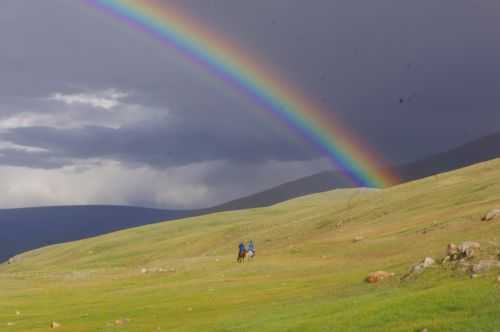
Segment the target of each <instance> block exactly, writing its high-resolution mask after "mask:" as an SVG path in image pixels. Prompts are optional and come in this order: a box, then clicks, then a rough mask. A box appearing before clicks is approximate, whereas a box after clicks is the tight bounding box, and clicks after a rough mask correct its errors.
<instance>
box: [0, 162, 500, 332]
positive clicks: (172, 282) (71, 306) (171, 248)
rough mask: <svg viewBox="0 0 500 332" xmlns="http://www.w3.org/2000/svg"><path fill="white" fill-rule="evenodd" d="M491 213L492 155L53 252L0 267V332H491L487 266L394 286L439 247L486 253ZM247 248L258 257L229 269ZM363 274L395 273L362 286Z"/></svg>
mask: <svg viewBox="0 0 500 332" xmlns="http://www.w3.org/2000/svg"><path fill="white" fill-rule="evenodd" d="M493 208H500V160H494V161H491V162H487V163H483V164H478V165H475V166H472V167H468V168H466V169H463V170H459V171H456V172H452V173H447V174H442V175H438V176H433V177H431V178H426V179H423V180H420V181H417V182H411V183H407V184H404V185H400V186H397V187H393V188H389V189H386V190H383V191H379V190H360V189H345V190H337V191H332V192H327V193H322V194H316V195H311V196H306V197H302V198H298V199H295V200H291V201H288V202H285V203H282V204H279V205H275V206H272V207H268V208H260V209H252V210H242V211H235V212H224V213H218V214H212V215H206V216H202V217H197V218H192V219H185V220H180V221H171V222H168V223H161V224H154V225H149V226H144V227H140V228H134V229H129V230H125V231H120V232H117V233H112V234H108V235H104V236H100V237H97V238H92V239H87V240H82V241H78V242H73V243H66V244H61V245H54V246H51V247H46V248H43V249H39V250H36V251H32V252H28V253H25V254H23V255H21V256H20V257H18V260H17V261H16V262H15V263H13V264H4V265H2V266H0V327H1V330H2V331H36V332H41V331H52V329H51V328H50V327H49V325H50V323H51V322H52V321H57V322H59V323H61V324H62V327H60V328H58V329H57V331H71V332H89V331H92V332H98V331H101V332H111V331H186V332H187V331H197V332H199V331H220V332H223V331H290V332H291V331H297V332H299V331H300V332H305V331H311V332H312V331H314V332H318V331H325V332H326V331H342V332H346V331H420V330H421V329H423V328H424V327H425V328H428V329H429V331H430V332H432V331H461V332H462V331H488V332H490V331H500V284H497V283H496V281H495V280H496V278H497V275H498V273H499V271H498V270H493V271H490V272H489V273H485V274H482V275H480V276H479V277H478V278H471V277H470V276H469V275H468V274H466V273H463V272H461V271H460V270H459V269H455V268H453V266H451V265H449V266H440V265H438V266H435V267H431V268H429V269H428V270H426V271H425V272H424V273H423V274H421V275H419V276H418V277H416V278H411V279H409V280H406V281H402V280H401V278H400V277H401V276H402V275H404V274H405V273H406V272H407V271H408V268H409V267H410V266H411V265H412V264H414V263H416V262H418V261H420V260H421V259H423V258H424V257H426V256H431V257H434V258H436V259H438V258H441V257H443V256H444V253H445V249H446V245H447V244H448V243H449V242H455V243H459V242H462V241H465V240H475V241H479V242H480V243H481V246H482V248H481V253H480V255H481V257H490V258H491V257H493V258H495V257H496V255H497V251H498V246H499V245H500V221H498V220H496V221H495V220H494V221H490V222H484V221H481V216H482V215H483V214H484V213H485V212H486V211H488V210H490V209H493ZM357 236H362V237H364V240H363V241H359V242H354V241H353V238H355V237H357ZM248 239H253V240H254V241H255V242H256V245H257V250H258V256H257V258H256V259H255V260H254V261H253V262H249V263H245V264H237V263H235V258H236V249H237V245H238V243H239V241H241V240H248ZM495 259H496V258H495ZM376 270H385V271H389V272H394V273H396V276H395V277H393V278H391V279H389V280H386V281H383V282H381V283H378V284H368V283H366V282H365V281H364V279H365V277H366V276H367V274H368V273H369V272H372V271H376ZM144 272H145V273H144ZM16 312H17V313H16Z"/></svg>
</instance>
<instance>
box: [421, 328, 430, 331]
mask: <svg viewBox="0 0 500 332" xmlns="http://www.w3.org/2000/svg"><path fill="white" fill-rule="evenodd" d="M420 332H429V330H428V329H426V328H425V329H421V330H420Z"/></svg>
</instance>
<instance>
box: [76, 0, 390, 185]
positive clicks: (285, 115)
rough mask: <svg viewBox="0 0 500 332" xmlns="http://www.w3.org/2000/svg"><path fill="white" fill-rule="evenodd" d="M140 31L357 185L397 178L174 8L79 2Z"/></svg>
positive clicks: (141, 1)
mask: <svg viewBox="0 0 500 332" xmlns="http://www.w3.org/2000/svg"><path fill="white" fill-rule="evenodd" d="M83 1H85V2H86V3H88V4H90V5H92V6H93V7H96V8H98V9H99V10H102V11H104V12H106V13H108V14H110V15H111V16H113V17H116V18H118V19H119V20H121V21H123V22H126V23H128V24H129V25H130V26H133V27H135V28H138V29H140V30H141V31H144V32H145V33H147V34H149V35H151V36H153V37H154V38H156V39H158V40H159V41H161V42H162V43H164V44H165V45H167V46H168V47H171V48H173V49H175V50H176V51H178V52H179V53H180V54H181V55H182V57H184V58H186V59H188V60H189V61H190V62H192V63H194V64H196V65H198V66H201V67H203V68H204V69H206V70H207V71H208V72H209V73H210V74H211V75H214V76H216V77H217V78H218V79H220V80H222V81H224V82H226V83H227V84H229V85H230V86H231V87H233V88H236V89H237V90H238V91H239V92H241V93H243V94H244V95H246V96H248V97H250V98H252V100H253V101H254V102H256V103H257V104H258V105H259V106H260V107H262V108H263V109H266V110H268V111H269V112H271V113H272V114H273V115H274V116H275V117H277V118H279V119H280V120H281V121H283V122H284V123H286V124H287V125H288V126H289V127H290V128H291V129H292V130H294V131H295V132H297V133H299V134H300V135H302V136H304V137H305V138H306V139H307V140H308V141H310V142H313V143H314V144H315V145H316V146H317V147H319V148H320V150H321V151H322V152H323V153H324V154H325V155H327V156H328V157H329V158H330V159H331V160H332V161H333V162H334V164H335V165H336V166H337V167H339V168H340V169H341V170H342V171H343V172H344V174H346V175H347V176H348V177H350V178H351V179H353V180H354V181H355V182H356V183H357V184H358V185H363V186H369V187H386V186H389V185H392V184H395V183H397V182H398V178H397V177H396V176H395V175H394V174H393V173H392V172H390V171H389V169H388V168H387V167H384V165H383V163H382V162H381V161H380V160H379V159H378V158H377V157H376V155H375V153H374V152H373V150H371V149H369V148H367V147H366V145H364V144H361V142H360V141H359V139H358V138H357V137H355V136H354V135H353V133H352V132H351V131H349V130H348V129H347V127H346V126H345V125H342V124H341V123H340V121H339V119H336V118H334V117H333V114H331V112H325V111H324V110H322V108H321V107H319V106H318V105H316V103H314V102H313V101H311V100H310V99H307V98H306V97H305V96H304V95H303V94H302V93H301V91H299V90H298V89H297V88H296V87H294V86H292V84H291V83H290V82H288V81H286V80H283V79H280V75H278V74H277V73H275V72H274V71H273V70H272V69H271V68H268V67H266V66H265V65H264V62H263V61H257V57H256V56H252V55H251V54H249V53H248V52H245V51H244V50H242V49H239V48H238V47H237V46H236V45H235V44H234V43H233V42H230V41H229V40H228V39H227V38H225V37H224V36H222V35H221V34H220V33H216V32H215V31H214V30H213V29H210V28H209V27H208V26H207V25H203V24H201V23H200V22H199V20H195V19H193V18H192V17H190V16H189V15H187V14H186V13H184V12H183V11H182V10H181V9H180V8H178V7H174V6H173V5H171V4H166V3H160V2H159V1H157V0H83Z"/></svg>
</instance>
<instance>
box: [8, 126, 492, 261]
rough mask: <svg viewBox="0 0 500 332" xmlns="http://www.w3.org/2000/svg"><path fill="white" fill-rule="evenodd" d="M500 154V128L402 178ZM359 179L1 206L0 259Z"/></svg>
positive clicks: (411, 167)
mask: <svg viewBox="0 0 500 332" xmlns="http://www.w3.org/2000/svg"><path fill="white" fill-rule="evenodd" d="M498 156H500V133H499V134H496V135H491V136H488V137H484V138H482V139H480V140H477V141H474V142H471V143H469V144H466V145H463V146H461V147H458V148H456V149H454V150H451V151H448V152H445V153H442V154H438V155H435V156H432V157H430V158H427V159H425V160H421V161H418V162H415V163H411V164H408V165H404V166H401V167H398V168H397V169H396V172H397V173H398V174H400V175H401V179H402V181H410V180H415V179H419V178H423V177H426V176H430V175H433V174H437V173H440V172H445V171H450V170H453V169H457V168H460V167H464V166H467V165H471V164H473V163H476V162H481V161H486V160H489V159H493V158H495V157H498ZM353 187H355V184H354V183H352V182H350V181H349V180H348V179H346V178H345V177H344V176H343V175H342V174H340V173H338V172H322V173H319V174H315V175H312V176H308V177H305V178H302V179H298V180H296V181H291V182H288V183H284V184H282V185H279V186H277V187H274V188H271V189H269V190H265V191H262V192H259V193H256V194H253V195H249V196H247V197H243V198H240V199H236V200H233V201H230V202H227V203H225V204H221V205H218V206H215V207H211V208H207V209H200V210H185V211H170V210H158V209H146V208H136V207H126V206H63V207H41V208H25V209H10V210H0V229H1V230H2V231H1V232H0V262H2V261H5V260H7V259H8V258H9V257H11V256H13V255H15V254H18V253H20V252H23V251H26V250H31V249H36V248H39V247H41V246H44V245H49V244H54V243H61V242H67V241H74V240H79V239H84V238H87V237H91V236H96V235H101V234H106V233H109V232H113V231H117V230H121V229H126V228H130V227H135V226H141V225H148V224H152V223H156V222H159V221H162V220H163V221H165V220H172V219H178V218H183V217H189V216H199V215H203V214H208V213H214V212H221V211H230V210H240V209H251V208H256V207H264V206H271V205H273V204H277V203H280V202H284V201H287V200H289V199H292V198H296V197H300V196H304V195H308V194H313V193H318V192H325V191H329V190H333V189H338V188H353Z"/></svg>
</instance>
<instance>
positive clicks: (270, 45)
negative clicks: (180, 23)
mask: <svg viewBox="0 0 500 332" xmlns="http://www.w3.org/2000/svg"><path fill="white" fill-rule="evenodd" d="M168 2H175V3H177V4H178V5H179V6H180V7H182V8H184V9H185V10H186V11H187V12H188V13H190V14H191V15H193V16H194V17H195V18H196V19H198V20H200V21H203V22H205V23H206V24H207V27H210V28H214V29H215V30H216V31H220V32H222V33H223V34H225V35H226V36H227V37H228V38H230V39H231V40H233V41H234V42H235V43H236V44H238V45H240V46H241V47H242V49H244V50H245V51H247V52H248V53H249V55H250V56H252V55H254V54H255V55H257V56H259V58H263V59H266V61H268V63H270V64H271V65H272V66H273V67H274V68H275V69H276V70H277V71H278V72H280V73H282V77H283V79H285V80H289V81H291V82H294V83H295V84H296V85H297V86H298V87H299V88H300V89H301V90H302V91H304V93H305V94H306V95H308V96H309V97H310V98H311V99H313V100H315V101H318V102H320V103H322V104H323V105H325V110H326V111H327V112H335V113H336V114H337V115H338V116H339V117H340V118H342V119H344V120H345V122H347V123H348V125H349V126H350V127H351V128H352V130H353V131H354V132H355V133H356V134H357V135H358V136H360V137H361V140H362V141H364V142H368V143H369V144H370V145H372V146H374V147H375V149H376V150H377V151H380V152H381V153H382V154H383V155H384V157H385V158H386V159H387V160H389V161H393V162H399V161H402V160H410V159H416V158H419V157H422V156H425V155H427V154H429V153H433V152H438V151H442V150H446V149H448V148H450V147H452V146H455V145H458V144H461V143H463V142H465V141H467V140H470V139H474V138H478V137H480V136H483V135H485V134H488V133H491V132H495V131H499V130H500V125H499V124H500V111H499V108H500V94H499V93H498V91H500V40H499V37H498V36H499V35H498V31H499V28H500V23H499V22H500V2H498V1H497V0H478V1H474V2H472V1H468V0H442V1H435V0H421V1H406V0H403V1H394V0H379V1H361V0H316V1H303V0H275V1H266V0H253V1H223V0H212V1H199V0H175V1H173V0H172V1H168ZM0 40H1V41H2V47H1V50H0V73H1V75H0V163H1V164H2V165H12V166H28V167H31V168H44V169H51V168H57V167H61V166H63V165H73V164H75V165H77V164H78V163H79V162H80V161H81V160H87V159H94V158H97V159H100V158H104V159H111V160H116V161H120V162H121V163H123V164H125V165H129V166H132V165H133V166H134V167H135V166H137V165H148V166H151V167H154V168H155V169H161V168H169V167H178V166H182V165H189V164H191V163H204V162H212V161H215V160H217V161H223V165H224V166H223V167H222V166H220V167H219V168H218V169H211V170H210V172H208V173H203V174H205V175H204V176H209V177H210V180H208V179H207V178H205V177H204V176H200V177H199V178H197V180H198V181H200V183H205V184H208V185H209V186H210V188H211V192H213V195H214V197H215V196H217V197H219V198H220V197H228V198H230V196H231V192H233V194H235V195H236V194H237V195H240V194H243V193H244V187H251V190H256V189H258V188H257V187H255V186H253V187H252V186H250V185H249V184H248V183H243V181H242V182H241V185H238V184H235V183H234V182H235V181H234V178H233V177H234V176H233V177H229V178H228V177H227V176H225V175H227V174H231V172H230V171H229V169H231V168H234V169H238V168H240V169H245V170H246V171H245V172H248V173H251V174H252V176H258V177H261V178H262V181H261V182H260V185H262V186H264V184H267V185H266V187H267V186H271V185H272V184H276V183H278V182H279V181H281V180H283V179H285V178H289V177H293V176H297V177H298V176H300V175H301V174H303V175H306V174H309V173H311V172H313V171H315V170H317V169H319V168H321V167H323V166H324V165H323V166H321V167H320V166H318V165H317V164H315V162H314V161H311V160H315V159H318V158H320V157H321V155H320V154H319V153H318V150H317V148H316V147H315V146H314V144H311V143H310V142H304V141H303V140H302V139H301V138H300V135H297V133H294V132H291V131H290V130H288V129H287V127H286V126H285V125H284V124H283V123H282V122H281V123H280V121H277V120H276V119H275V118H273V117H272V116H270V115H269V114H268V113H266V112H265V111H262V110H258V107H257V106H256V105H255V104H254V103H253V102H252V101H251V100H248V99H245V98H242V97H241V96H238V95H237V93H235V90H232V89H231V88H230V87H228V86H226V85H224V84H222V83H221V82H219V81H217V80H215V79H213V78H211V77H210V75H207V74H206V73H205V72H204V71H203V70H202V69H200V68H198V67H196V66H194V65H192V64H190V63H188V62H186V61H185V60H184V59H182V57H180V56H179V55H178V54H177V53H176V52H174V51H173V50H172V49H169V48H168V47H165V46H164V45H163V44H161V43H159V42H158V41H157V40H154V39H152V38H150V37H149V36H147V35H146V34H144V33H142V32H141V31H138V30H135V29H133V28H130V27H129V26H127V25H126V24H124V23H123V22H120V21H117V20H115V19H113V18H112V17H110V16H109V15H107V14H104V13H102V12H99V11H96V10H95V9H93V8H91V7H89V6H87V5H85V3H84V2H83V1H82V2H79V1H71V2H70V1H65V0H52V1H31V0H5V1H3V2H2V9H1V10H0ZM109 89H114V90H116V91H121V92H123V93H126V95H127V96H126V97H124V98H122V99H120V100H119V102H120V104H119V105H118V106H116V107H114V108H112V109H102V108H99V107H95V105H90V104H71V105H69V104H67V103H66V104H65V103H64V102H63V101H61V100H59V101H57V100H49V99H50V97H51V96H54V94H61V95H73V96H74V95H81V94H87V95H95V96H98V97H99V96H101V97H102V96H105V95H106V93H104V92H106V91H108V92H109V91H110V90H109ZM2 143H8V144H17V145H20V146H17V147H12V146H9V145H8V144H7V145H5V146H4V147H2V145H1V144H2ZM26 146H27V147H28V148H26ZM33 147H35V148H40V149H38V150H36V149H35V150H33V149H32V148H33ZM30 148H31V149H30ZM272 161H279V162H283V163H279V166H276V165H274V166H272V167H269V166H264V165H267V164H268V163H269V162H272ZM296 161H305V164H304V165H308V167H312V168H313V169H309V170H306V169H304V168H303V167H305V166H304V165H302V166H296V168H294V170H293V171H289V172H288V173H287V171H286V170H287V167H291V166H287V165H289V164H290V162H296ZM287 162H289V164H287V165H285V164H286V163H287ZM280 167H281V168H280ZM203 169H204V172H207V171H206V170H205V168H203ZM250 169H253V170H255V171H254V172H250ZM197 171H199V170H197ZM266 171H273V172H277V173H281V172H283V177H281V178H279V179H278V177H273V176H265V175H264V174H263V173H265V172H266ZM200 172H201V171H200ZM183 174H184V173H183ZM206 174H210V175H206ZM292 175H293V176H292ZM123 176H124V177H126V175H123ZM216 186H218V188H219V189H216V188H215V187H216ZM178 188H180V186H179V187H178ZM220 188H223V189H220ZM200 190H201V189H200ZM249 190H250V189H249ZM61 196H64V195H61ZM89 196H90V191H89ZM146 196H147V195H146ZM152 196H155V195H152ZM147 197H149V196H147ZM207 197H208V196H207ZM207 197H204V198H203V199H200V200H199V202H211V201H213V200H217V197H215V198H214V197H211V198H207ZM169 199H170V198H169ZM176 199H177V198H176ZM161 202H163V201H161ZM175 202H176V204H179V203H178V200H176V201H175ZM155 204H158V203H155Z"/></svg>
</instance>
